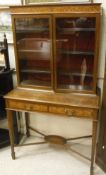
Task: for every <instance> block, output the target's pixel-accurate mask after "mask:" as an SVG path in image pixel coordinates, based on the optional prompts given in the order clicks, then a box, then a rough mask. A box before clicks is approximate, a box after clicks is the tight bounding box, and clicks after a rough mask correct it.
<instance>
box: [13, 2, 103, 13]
mask: <svg viewBox="0 0 106 175" xmlns="http://www.w3.org/2000/svg"><path fill="white" fill-rule="evenodd" d="M11 12H12V13H15V14H16V13H18V14H20V13H21V14H23V13H24V14H26V13H28V14H30V13H33V14H40V13H42V14H52V13H53V14H54V13H86V12H88V13H100V5H99V4H94V5H89V4H87V5H86V4H85V5H84V4H79V5H77V4H74V5H72V4H71V5H70V4H68V5H64V6H63V5H46V6H45V5H43V6H40V5H36V6H24V7H21V6H18V7H16V8H15V7H11Z"/></svg>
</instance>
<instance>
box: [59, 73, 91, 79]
mask: <svg viewBox="0 0 106 175" xmlns="http://www.w3.org/2000/svg"><path fill="white" fill-rule="evenodd" d="M59 75H66V76H73V77H74V76H78V77H81V76H82V75H83V74H82V73H78V72H72V73H70V72H63V71H62V72H61V71H59ZM85 76H86V77H89V78H92V77H93V76H92V74H90V73H86V74H85Z"/></svg>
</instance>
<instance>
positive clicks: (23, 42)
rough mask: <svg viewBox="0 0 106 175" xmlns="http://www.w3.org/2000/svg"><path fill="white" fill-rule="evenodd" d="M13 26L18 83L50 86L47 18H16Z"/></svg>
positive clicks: (49, 42)
mask: <svg viewBox="0 0 106 175" xmlns="http://www.w3.org/2000/svg"><path fill="white" fill-rule="evenodd" d="M15 26H16V29H15V30H16V43H17V54H18V61H19V63H18V66H19V77H20V83H21V84H26V85H36V86H51V60H50V59H51V53H50V52H51V51H50V48H51V46H50V45H51V41H50V33H49V18H34V17H32V18H31V17H27V18H17V19H15Z"/></svg>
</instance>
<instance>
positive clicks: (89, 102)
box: [4, 88, 99, 109]
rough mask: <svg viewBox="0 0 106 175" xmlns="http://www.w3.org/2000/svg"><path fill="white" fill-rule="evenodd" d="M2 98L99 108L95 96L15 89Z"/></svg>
mask: <svg viewBox="0 0 106 175" xmlns="http://www.w3.org/2000/svg"><path fill="white" fill-rule="evenodd" d="M4 98H5V99H7V100H8V99H9V100H19V101H20V100H21V101H26V102H32V103H34V102H37V103H41V104H42V103H43V104H54V105H62V106H73V107H84V108H92V109H98V108H99V96H98V95H96V94H78V93H56V92H53V91H37V90H30V89H22V88H16V89H14V90H12V91H10V92H9V93H8V94H6V95H5V96H4Z"/></svg>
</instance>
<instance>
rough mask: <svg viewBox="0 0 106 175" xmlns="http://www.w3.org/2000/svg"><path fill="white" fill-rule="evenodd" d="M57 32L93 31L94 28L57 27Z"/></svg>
mask: <svg viewBox="0 0 106 175" xmlns="http://www.w3.org/2000/svg"><path fill="white" fill-rule="evenodd" d="M57 30H58V31H59V32H62V33H65V34H66V32H95V30H96V29H95V28H78V27H75V28H57Z"/></svg>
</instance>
